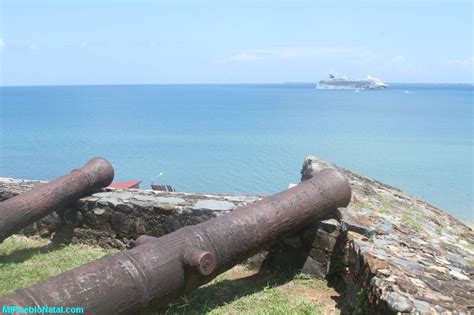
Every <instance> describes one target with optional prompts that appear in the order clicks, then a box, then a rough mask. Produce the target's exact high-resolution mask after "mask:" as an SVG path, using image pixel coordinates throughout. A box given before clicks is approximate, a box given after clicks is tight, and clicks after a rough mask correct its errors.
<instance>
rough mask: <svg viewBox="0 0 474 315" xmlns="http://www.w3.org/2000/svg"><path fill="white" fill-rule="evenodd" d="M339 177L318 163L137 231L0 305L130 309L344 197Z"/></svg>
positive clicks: (205, 277)
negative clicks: (165, 229)
mask: <svg viewBox="0 0 474 315" xmlns="http://www.w3.org/2000/svg"><path fill="white" fill-rule="evenodd" d="M350 197H351V190H350V186H349V184H348V182H347V180H346V179H345V178H344V177H343V176H342V175H341V174H340V173H338V172H337V171H335V170H323V171H322V172H320V173H319V174H318V175H316V176H315V177H313V178H312V179H310V180H307V181H305V182H303V183H301V184H299V185H297V186H296V187H293V188H291V189H289V190H285V191H283V192H280V193H278V194H276V195H273V196H270V197H267V198H265V199H262V200H260V201H257V202H255V203H253V204H249V205H247V206H244V207H241V208H238V209H235V210H234V211H232V212H230V213H228V214H226V215H222V216H219V217H216V218H214V219H212V220H209V221H206V222H203V223H201V224H198V225H194V226H188V227H184V228H182V229H180V230H177V231H175V232H173V233H171V234H168V235H165V236H163V237H160V238H154V237H150V236H142V237H139V238H138V239H137V245H138V246H136V247H135V248H133V249H131V250H127V251H124V252H121V253H114V254H109V255H107V256H105V257H103V258H102V259H99V260H97V261H94V262H91V263H89V264H86V265H83V266H80V267H79V268H76V269H74V270H72V271H69V272H66V273H63V274H61V275H59V276H56V277H53V278H50V279H49V280H47V281H45V282H42V283H39V284H37V285H34V286H32V287H30V288H28V289H21V290H18V291H16V292H15V293H13V294H12V295H9V296H6V297H3V298H0V305H18V306H29V305H38V306H41V305H49V306H82V307H84V308H85V311H86V313H87V314H133V313H137V312H139V311H140V310H141V309H143V308H147V307H149V306H150V305H151V304H153V305H166V303H168V302H169V301H171V300H172V299H174V298H176V297H178V296H180V295H182V294H183V293H186V292H188V291H190V290H193V289H195V288H197V287H199V286H201V285H202V284H204V283H207V282H209V281H210V280H211V279H213V278H214V277H216V276H217V275H218V274H220V273H222V272H224V271H225V270H227V269H229V268H231V267H233V266H234V265H236V264H238V263H239V262H241V261H243V260H244V259H246V258H248V257H250V256H252V255H254V254H255V253H257V252H259V251H260V250H262V249H264V248H265V247H266V246H268V245H269V244H270V243H271V242H272V241H274V240H275V239H277V238H279V237H282V236H285V235H287V234H288V233H292V232H295V231H297V230H298V229H300V228H302V227H303V226H305V225H307V224H309V223H311V222H312V221H313V220H316V219H318V218H322V217H324V216H326V215H328V214H329V213H330V212H331V211H333V210H335V209H336V208H338V207H345V206H347V204H348V203H349V201H350Z"/></svg>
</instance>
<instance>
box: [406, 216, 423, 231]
mask: <svg viewBox="0 0 474 315" xmlns="http://www.w3.org/2000/svg"><path fill="white" fill-rule="evenodd" d="M403 221H404V222H405V224H407V225H408V226H409V227H410V228H412V229H413V230H415V231H417V232H419V231H421V224H420V222H418V221H416V220H415V219H413V217H412V216H410V215H408V214H405V215H404V216H403Z"/></svg>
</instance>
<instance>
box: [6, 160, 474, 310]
mask: <svg viewBox="0 0 474 315" xmlns="http://www.w3.org/2000/svg"><path fill="white" fill-rule="evenodd" d="M326 167H330V168H337V167H336V166H335V165H333V164H330V163H327V162H324V161H322V160H320V159H318V158H316V157H308V158H306V159H305V161H304V165H303V169H302V171H301V174H302V180H306V179H308V178H310V177H311V176H313V175H314V174H315V173H316V172H318V171H320V170H321V169H323V168H326ZM337 169H339V170H340V171H341V172H342V173H344V175H345V176H346V177H347V178H348V180H349V182H350V184H351V187H352V192H353V194H352V201H351V204H350V206H349V207H348V208H347V209H337V211H335V212H334V215H333V216H332V217H328V218H324V219H323V220H321V221H319V222H310V224H309V225H308V227H307V228H305V229H304V230H302V231H300V232H298V233H297V234H295V235H291V236H288V237H285V238H284V239H282V240H276V241H275V242H274V243H273V244H272V245H271V246H270V248H268V249H267V251H265V252H264V253H261V254H259V255H257V256H256V257H254V258H253V259H251V261H250V262H251V264H252V265H253V266H255V267H257V268H270V269H276V268H278V269H285V270H288V269H293V270H302V271H303V272H307V273H311V274H313V275H316V276H319V277H328V278H329V279H338V278H339V279H342V283H343V286H344V289H343V290H344V295H343V296H344V303H343V305H344V308H345V310H346V311H348V312H350V313H360V314H363V313H378V314H380V313H382V314H396V313H413V314H415V313H420V314H436V313H446V314H449V313H455V314H469V313H470V312H473V311H474V285H473V281H472V280H473V277H474V267H473V266H474V234H473V231H472V230H471V229H470V228H469V227H467V226H466V225H464V224H463V223H461V222H459V221H458V220H456V219H454V218H453V217H451V216H449V215H448V214H446V213H444V212H442V211H441V210H439V209H436V208H435V207H433V206H431V205H429V204H427V203H425V202H424V201H422V200H420V199H418V198H415V197H411V196H409V195H407V194H405V193H403V192H402V191H400V190H398V189H396V188H394V187H391V186H388V185H385V184H383V183H380V182H378V181H376V180H373V179H370V178H367V177H364V176H361V175H358V174H355V173H353V172H351V171H349V170H346V169H342V168H337ZM37 184H39V182H37V181H22V180H12V179H0V200H3V199H7V198H10V197H12V196H14V195H16V194H19V193H21V192H23V191H26V190H28V189H31V188H32V187H33V186H34V185H37ZM262 197H263V196H257V195H254V196H249V195H214V194H193V193H179V192H176V193H167V192H154V191H150V190H137V189H134V190H132V189H131V190H103V191H100V192H97V193H95V194H93V195H91V196H89V197H85V198H82V199H80V200H79V201H78V202H77V203H75V204H73V205H70V206H69V207H66V208H65V209H63V210H61V211H58V212H57V213H53V214H51V215H49V216H47V217H46V218H44V219H42V220H40V221H38V222H37V223H35V224H34V226H32V227H30V228H28V229H26V230H25V231H24V233H26V234H31V233H39V234H41V235H42V236H50V237H52V238H53V240H57V241H66V242H81V243H89V244H95V245H100V246H105V247H115V248H120V249H124V248H127V247H130V246H133V240H134V239H135V238H136V237H137V236H139V235H141V234H147V235H153V236H161V235H164V234H167V233H170V232H172V231H174V230H176V229H179V228H180V227H182V226H185V225H190V224H197V223H199V222H203V221H205V220H207V219H209V218H212V217H214V216H216V215H220V214H223V213H227V212H228V211H231V210H232V209H234V208H235V207H238V206H240V205H244V204H247V203H251V202H254V201H256V200H259V199H261V198H262ZM262 260H263V262H262Z"/></svg>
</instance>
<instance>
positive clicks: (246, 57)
mask: <svg viewBox="0 0 474 315" xmlns="http://www.w3.org/2000/svg"><path fill="white" fill-rule="evenodd" d="M373 56H374V53H373V52H372V51H371V50H369V49H365V48H361V47H325V46H295V47H279V48H268V49H248V50H242V51H240V52H239V53H237V54H234V55H232V56H231V57H229V58H228V61H231V62H241V61H255V60H271V59H283V60H288V59H301V58H321V57H345V58H352V59H355V60H365V61H370V60H372V59H373Z"/></svg>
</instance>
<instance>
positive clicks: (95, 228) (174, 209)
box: [0, 178, 262, 249]
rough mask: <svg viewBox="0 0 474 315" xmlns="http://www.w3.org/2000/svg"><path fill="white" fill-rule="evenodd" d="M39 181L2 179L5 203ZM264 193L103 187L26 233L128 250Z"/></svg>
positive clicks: (0, 194)
mask: <svg viewBox="0 0 474 315" xmlns="http://www.w3.org/2000/svg"><path fill="white" fill-rule="evenodd" d="M38 184H41V182H40V181H28V180H17V179H11V178H0V201H1V200H5V199H7V198H11V197H13V196H15V195H18V194H21V193H22V192H24V191H27V190H29V189H32V188H33V187H34V186H35V185H38ZM261 198H262V196H257V195H255V196H250V195H217V194H193V193H182V192H159V191H152V190H143V189H127V190H122V189H117V190H113V189H103V190H101V191H99V192H96V193H94V194H92V195H91V196H87V197H84V198H82V199H79V200H78V201H77V202H76V203H74V204H71V205H70V206H68V207H65V208H64V209H61V210H60V211H57V212H54V213H52V214H50V215H48V216H46V217H45V218H43V219H41V220H40V221H38V222H36V223H35V224H33V225H32V226H30V227H28V228H26V229H24V230H23V231H22V232H23V233H24V234H27V235H31V234H40V235H41V236H43V237H51V238H53V240H54V241H60V242H73V243H86V244H92V245H99V246H102V247H113V248H118V249H125V248H128V247H131V246H133V242H134V240H135V239H136V238H137V237H138V236H140V235H142V234H146V235H151V236H162V235H165V234H168V233H170V232H173V231H175V230H177V229H179V228H181V227H183V226H187V225H193V224H197V223H200V222H204V221H206V220H208V219H210V218H213V217H215V216H217V215H220V214H222V213H227V212H228V211H230V210H232V209H234V208H235V207H238V206H242V205H245V204H247V203H250V202H254V201H256V200H259V199H261Z"/></svg>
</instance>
